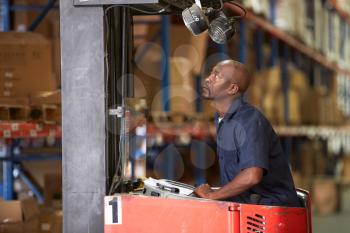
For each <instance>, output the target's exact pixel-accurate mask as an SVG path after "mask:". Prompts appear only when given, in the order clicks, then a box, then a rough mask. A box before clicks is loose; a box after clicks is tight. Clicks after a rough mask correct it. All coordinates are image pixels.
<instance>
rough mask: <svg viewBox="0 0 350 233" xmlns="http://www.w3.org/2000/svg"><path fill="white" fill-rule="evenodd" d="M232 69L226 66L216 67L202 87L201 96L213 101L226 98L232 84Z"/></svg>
mask: <svg viewBox="0 0 350 233" xmlns="http://www.w3.org/2000/svg"><path fill="white" fill-rule="evenodd" d="M232 75H233V73H232V68H231V67H229V66H227V65H221V64H218V65H216V66H215V67H214V68H213V69H212V71H211V73H210V74H209V76H208V77H207V78H206V79H205V80H204V83H203V85H202V96H203V98H205V99H210V100H215V99H223V98H226V97H228V96H229V95H230V94H229V93H228V89H229V88H230V85H231V84H232V79H231V78H232Z"/></svg>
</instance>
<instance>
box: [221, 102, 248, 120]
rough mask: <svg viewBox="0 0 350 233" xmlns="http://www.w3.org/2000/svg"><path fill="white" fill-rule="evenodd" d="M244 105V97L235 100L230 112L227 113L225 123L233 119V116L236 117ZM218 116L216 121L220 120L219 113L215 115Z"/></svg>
mask: <svg viewBox="0 0 350 233" xmlns="http://www.w3.org/2000/svg"><path fill="white" fill-rule="evenodd" d="M243 103H244V99H243V96H241V97H238V98H237V99H235V100H234V101H233V102H232V104H231V106H230V108H229V109H228V111H227V112H226V113H225V116H224V118H223V119H222V120H223V121H225V120H227V119H230V118H232V117H233V115H235V113H236V112H237V111H238V109H239V107H240V106H241V105H242V104H243ZM215 115H216V119H219V113H215Z"/></svg>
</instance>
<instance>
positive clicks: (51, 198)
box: [44, 174, 62, 209]
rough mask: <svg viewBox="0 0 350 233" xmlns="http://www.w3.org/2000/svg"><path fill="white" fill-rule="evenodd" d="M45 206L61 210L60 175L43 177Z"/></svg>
mask: <svg viewBox="0 0 350 233" xmlns="http://www.w3.org/2000/svg"><path fill="white" fill-rule="evenodd" d="M44 198H45V205H47V206H51V207H53V208H56V209H61V208H62V206H61V205H62V174H46V175H45V177H44Z"/></svg>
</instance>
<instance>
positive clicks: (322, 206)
mask: <svg viewBox="0 0 350 233" xmlns="http://www.w3.org/2000/svg"><path fill="white" fill-rule="evenodd" d="M339 195H340V192H339V187H338V185H337V184H336V182H335V181H334V180H333V179H331V178H318V179H315V180H314V181H313V184H312V198H311V200H312V202H313V207H314V209H315V211H316V213H318V214H320V215H329V214H333V213H335V212H337V211H338V210H339V203H340V198H339Z"/></svg>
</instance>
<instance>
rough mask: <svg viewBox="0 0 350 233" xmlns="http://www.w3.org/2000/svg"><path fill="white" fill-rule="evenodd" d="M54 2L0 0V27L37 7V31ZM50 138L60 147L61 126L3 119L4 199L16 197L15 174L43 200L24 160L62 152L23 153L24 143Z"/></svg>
mask: <svg viewBox="0 0 350 233" xmlns="http://www.w3.org/2000/svg"><path fill="white" fill-rule="evenodd" d="M55 4H56V0H48V2H47V4H46V5H29V6H18V5H11V4H10V1H9V0H1V2H0V24H1V26H0V31H2V32H7V31H10V30H11V12H17V11H36V12H39V14H38V16H37V18H35V20H34V21H33V22H31V24H30V25H29V27H28V31H35V29H36V28H37V26H38V25H39V24H40V23H41V22H42V20H43V19H44V17H45V16H46V15H47V14H48V12H49V11H50V10H52V9H56V10H57V7H56V5H55ZM47 138H51V139H53V140H54V141H56V143H55V145H56V146H57V147H60V146H59V145H60V142H59V141H60V138H61V127H60V126H59V125H52V124H45V123H30V122H25V121H1V122H0V140H1V155H0V161H1V164H2V165H1V169H0V170H1V171H2V175H1V176H0V177H2V179H1V180H0V197H2V198H3V199H4V200H13V199H14V198H15V195H14V180H15V177H16V178H17V177H18V178H20V179H21V180H22V181H23V183H24V184H25V185H26V186H27V187H28V188H29V189H30V190H31V191H32V192H33V194H34V196H35V197H36V198H37V199H38V201H39V203H43V202H44V195H43V194H42V192H41V188H40V187H38V186H37V185H36V182H34V181H33V180H32V178H31V177H30V176H28V173H27V172H26V170H25V168H24V167H23V165H22V162H24V161H37V162H40V161H48V160H61V154H57V153H55V152H54V153H37V154H30V155H27V154H23V150H22V149H23V148H22V145H23V143H24V142H25V141H28V140H32V141H35V140H45V139H47ZM57 142H58V143H57ZM25 144H26V143H25Z"/></svg>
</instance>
